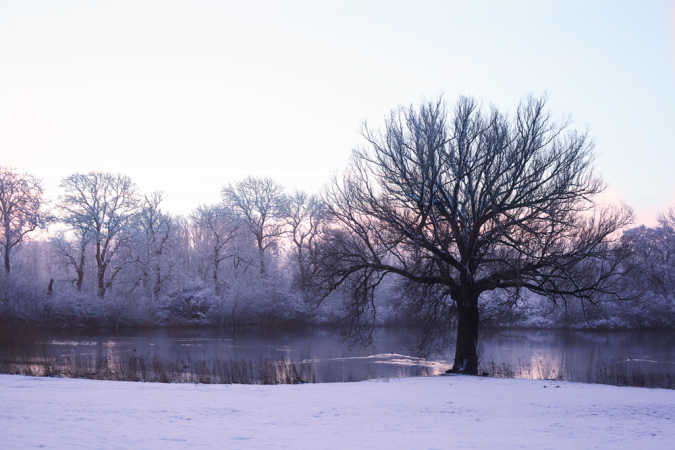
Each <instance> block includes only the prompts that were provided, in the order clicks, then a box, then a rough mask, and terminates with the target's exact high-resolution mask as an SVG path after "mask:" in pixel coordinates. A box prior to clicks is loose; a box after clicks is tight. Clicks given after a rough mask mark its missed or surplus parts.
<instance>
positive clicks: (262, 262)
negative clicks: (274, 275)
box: [258, 243, 265, 275]
mask: <svg viewBox="0 0 675 450" xmlns="http://www.w3.org/2000/svg"><path fill="white" fill-rule="evenodd" d="M258 257H259V258H260V275H265V249H264V248H263V247H262V243H258Z"/></svg>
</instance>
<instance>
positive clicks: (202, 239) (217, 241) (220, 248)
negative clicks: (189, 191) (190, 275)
mask: <svg viewBox="0 0 675 450" xmlns="http://www.w3.org/2000/svg"><path fill="white" fill-rule="evenodd" d="M192 222H193V224H194V227H193V233H194V240H195V244H196V246H197V247H207V248H208V249H209V250H208V251H209V254H210V260H211V269H212V272H211V275H212V279H213V286H214V289H215V291H216V294H220V291H221V286H220V280H219V278H218V274H219V272H220V265H221V263H222V262H223V261H225V260H226V259H227V258H231V257H234V256H235V255H234V251H228V250H229V247H230V244H231V242H232V240H233V239H234V238H235V237H236V233H237V230H238V228H239V220H238V218H237V217H236V216H235V215H234V214H233V213H232V212H231V211H230V210H229V209H227V208H224V207H222V206H201V207H199V208H197V210H196V211H195V212H194V214H193V215H192Z"/></svg>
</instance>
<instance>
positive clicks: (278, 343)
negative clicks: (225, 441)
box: [0, 328, 675, 388]
mask: <svg viewBox="0 0 675 450" xmlns="http://www.w3.org/2000/svg"><path fill="white" fill-rule="evenodd" d="M418 342H419V336H418V335H417V334H416V333H415V332H413V331H411V330H408V329H399V328H388V329H379V330H377V331H376V333H375V335H374V339H373V342H372V343H371V344H369V345H362V344H358V343H354V342H350V341H348V340H345V339H344V338H342V337H341V336H340V335H339V333H337V332H335V331H332V330H323V329H321V330H302V331H293V332H274V333H271V332H261V331H260V330H258V331H247V332H242V333H238V334H237V335H236V336H233V335H232V334H231V333H230V332H229V331H228V330H221V329H159V330H126V331H121V332H119V333H117V334H113V333H109V332H91V331H89V332H84V331H53V332H41V333H37V334H34V333H31V334H27V333H23V334H22V333H17V334H14V335H10V336H8V337H5V338H3V340H2V342H0V371H2V372H6V373H30V374H34V375H43V374H46V375H65V376H78V377H89V378H109V379H131V380H147V381H183V382H207V383H208V382H211V383H218V382H236V383H289V382H291V383H292V382H337V381H359V380H365V379H372V378H398V377H407V376H427V375H438V374H441V373H443V372H445V371H446V370H447V369H449V368H450V367H451V362H452V356H453V354H452V344H453V343H452V338H449V339H448V340H447V341H446V342H438V343H436V344H435V345H434V346H433V347H431V348H427V349H425V350H421V349H420V348H419V346H418ZM479 357H480V371H481V372H485V373H487V374H490V375H494V376H502V377H514V378H531V379H561V380H569V381H582V382H599V383H608V384H620V385H622V384H628V385H638V386H658V387H670V388H673V387H675V333H674V332H672V331H644V332H634V331H631V332H625V331H622V332H595V331H594V332H588V331H550V330H546V331H543V330H483V331H482V332H481V337H480V347H479Z"/></svg>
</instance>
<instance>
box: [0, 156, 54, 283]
mask: <svg viewBox="0 0 675 450" xmlns="http://www.w3.org/2000/svg"><path fill="white" fill-rule="evenodd" d="M43 207H44V205H43V201H42V184H41V183H40V180H38V179H37V178H35V177H34V176H32V175H29V174H25V173H19V172H17V171H15V170H12V169H8V168H5V167H0V220H1V221H2V227H1V228H0V239H2V241H1V242H0V245H2V251H3V256H4V263H5V273H10V270H11V265H10V255H11V252H12V250H13V249H14V247H16V246H17V245H19V244H20V243H21V242H23V240H24V238H25V237H26V235H28V234H29V233H31V232H32V231H35V230H36V229H38V228H40V227H42V226H44V225H45V224H46V222H47V217H46V216H45V214H44V213H43V211H42V208H43Z"/></svg>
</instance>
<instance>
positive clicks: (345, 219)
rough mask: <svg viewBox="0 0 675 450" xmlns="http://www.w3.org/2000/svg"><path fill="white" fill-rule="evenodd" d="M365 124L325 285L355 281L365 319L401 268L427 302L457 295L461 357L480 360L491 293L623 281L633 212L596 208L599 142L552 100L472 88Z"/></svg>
mask: <svg viewBox="0 0 675 450" xmlns="http://www.w3.org/2000/svg"><path fill="white" fill-rule="evenodd" d="M363 134H364V137H365V140H366V143H367V146H366V148H365V149H363V150H358V151H355V152H354V155H353V160H352V165H351V168H350V170H349V171H348V172H347V174H346V175H345V176H344V178H343V179H342V180H341V181H340V180H336V182H335V183H334V184H333V185H332V188H331V189H330V190H329V192H328V194H327V203H328V208H329V209H330V211H331V213H332V215H333V217H334V220H335V222H336V226H334V227H333V230H332V232H331V233H329V234H328V236H327V237H326V239H325V241H324V242H325V245H324V246H323V247H324V248H323V253H322V257H321V261H322V271H321V279H322V281H323V284H324V286H325V287H326V288H327V289H328V290H329V291H330V290H332V289H335V288H336V287H337V286H340V285H344V286H348V287H349V288H350V289H351V292H352V296H351V298H352V305H351V314H352V316H353V318H355V319H356V323H358V320H359V319H360V318H362V317H366V316H368V313H369V312H372V310H373V309H374V302H373V292H374V290H375V288H376V287H377V285H378V284H379V283H380V282H381V281H382V279H383V277H385V276H387V275H394V276H399V277H402V279H403V280H404V282H405V283H406V284H408V285H413V286H417V287H419V288H420V289H417V292H418V293H419V294H420V295H421V296H422V298H421V299H420V302H422V303H427V305H429V304H431V303H436V302H448V303H449V304H450V305H454V307H455V308H456V313H457V315H456V317H457V342H456V349H455V359H454V368H453V370H454V371H456V372H464V373H470V374H475V373H477V370H478V358H477V352H476V348H477V343H478V324H479V317H478V299H479V296H480V295H481V294H482V293H484V292H487V291H492V290H496V289H513V290H518V291H519V290H520V289H527V290H530V291H532V292H535V293H537V294H541V295H545V296H548V297H549V298H551V299H553V300H557V299H561V298H569V297H576V298H579V299H582V300H590V301H593V298H594V296H595V295H598V294H600V293H612V294H615V293H614V292H612V291H611V283H610V281H611V278H612V276H613V275H614V274H616V273H617V271H618V270H619V267H620V261H619V259H618V258H616V252H615V249H614V246H613V245H612V239H613V236H614V235H615V232H616V231H617V230H619V229H620V228H622V227H623V226H625V225H627V224H628V223H629V222H630V220H631V215H632V213H631V212H630V211H628V210H610V209H603V210H601V211H596V210H595V209H594V204H593V202H592V199H593V197H594V195H595V194H598V193H600V192H601V191H602V190H603V189H604V185H603V183H602V182H601V180H600V179H599V178H597V177H596V176H595V175H594V173H593V170H592V164H591V163H592V149H593V146H592V143H591V141H590V140H589V138H588V136H587V135H586V134H584V133H579V132H576V131H574V130H571V129H568V128H567V127H566V126H565V125H558V124H556V123H555V122H554V121H553V120H552V119H551V118H550V115H549V113H548V112H547V110H546V108H545V102H544V101H543V100H540V99H528V100H526V101H524V102H522V103H521V104H520V105H519V106H518V108H517V110H516V112H515V115H514V116H512V117H509V116H507V115H505V114H503V113H501V112H499V111H498V110H496V109H492V110H491V111H490V112H488V113H484V112H483V111H481V109H480V108H479V107H478V106H477V104H476V102H475V101H474V100H472V99H468V98H461V99H460V100H459V101H458V103H457V106H456V108H455V109H454V111H453V112H452V114H448V112H447V109H446V107H445V104H444V102H443V101H442V100H438V101H436V102H431V103H426V104H422V105H420V106H419V107H414V106H411V107H409V108H399V109H396V110H394V111H392V113H391V114H390V115H389V116H388V118H387V119H386V121H385V126H384V129H383V130H382V131H381V132H378V131H372V130H371V129H369V128H368V127H367V125H366V126H364V133H363ZM413 291H414V290H413ZM429 306H432V307H431V308H430V309H435V307H436V306H437V304H434V305H429Z"/></svg>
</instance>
